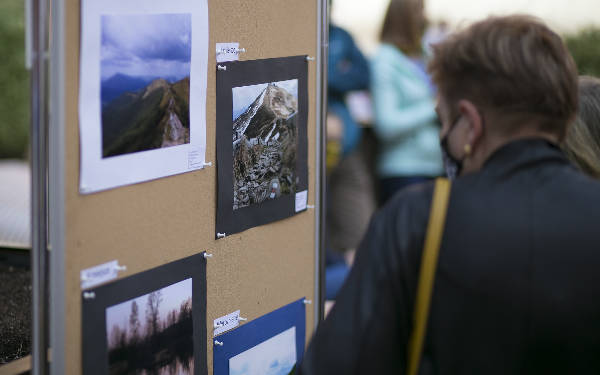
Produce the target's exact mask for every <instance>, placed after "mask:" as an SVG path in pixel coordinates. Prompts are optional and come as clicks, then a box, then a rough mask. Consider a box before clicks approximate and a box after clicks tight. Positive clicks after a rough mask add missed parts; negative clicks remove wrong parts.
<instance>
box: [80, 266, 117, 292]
mask: <svg viewBox="0 0 600 375" xmlns="http://www.w3.org/2000/svg"><path fill="white" fill-rule="evenodd" d="M117 276H119V261H117V260H113V261H110V262H108V263H104V264H101V265H99V266H95V267H91V268H87V269H85V270H82V271H81V289H88V288H91V287H94V286H96V285H99V284H102V283H105V282H107V281H111V280H114V279H116V278H117Z"/></svg>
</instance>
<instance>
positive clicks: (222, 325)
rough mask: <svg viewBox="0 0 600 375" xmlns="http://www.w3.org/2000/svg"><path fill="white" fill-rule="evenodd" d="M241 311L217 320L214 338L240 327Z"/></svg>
mask: <svg viewBox="0 0 600 375" xmlns="http://www.w3.org/2000/svg"><path fill="white" fill-rule="evenodd" d="M239 319H240V310H238V311H234V312H232V313H231V314H228V315H225V316H222V317H220V318H217V319H215V322H214V325H213V327H214V329H215V330H214V332H213V337H215V336H217V335H220V334H221V333H223V332H227V331H229V330H230V329H234V328H235V327H237V326H239V325H240V320H239Z"/></svg>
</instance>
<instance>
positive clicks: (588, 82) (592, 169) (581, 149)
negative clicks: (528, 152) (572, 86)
mask: <svg viewBox="0 0 600 375" xmlns="http://www.w3.org/2000/svg"><path fill="white" fill-rule="evenodd" d="M562 147H563V150H564V151H565V154H566V155H567V157H568V158H569V160H571V161H572V162H573V163H574V164H575V165H576V166H578V167H579V169H581V171H583V172H584V173H586V174H588V175H590V176H591V177H593V178H597V179H600V79H598V78H595V77H589V76H583V77H579V107H578V110H577V117H576V119H575V122H574V123H573V124H572V125H571V126H570V127H569V131H568V132H567V138H566V139H565V142H564V143H563V146H562Z"/></svg>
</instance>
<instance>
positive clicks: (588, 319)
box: [299, 16, 600, 375]
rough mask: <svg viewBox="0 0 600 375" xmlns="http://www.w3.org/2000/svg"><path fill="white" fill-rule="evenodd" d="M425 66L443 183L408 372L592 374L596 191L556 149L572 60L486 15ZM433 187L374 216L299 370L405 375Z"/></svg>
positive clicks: (548, 41) (570, 92)
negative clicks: (434, 94)
mask: <svg viewBox="0 0 600 375" xmlns="http://www.w3.org/2000/svg"><path fill="white" fill-rule="evenodd" d="M429 71H430V72H431V74H432V79H433V82H434V83H435V84H436V86H437V87H438V102H437V110H438V112H439V118H440V121H441V123H442V129H441V132H440V140H441V145H442V149H443V150H444V154H445V155H447V158H446V159H445V160H446V162H445V165H446V166H447V171H448V172H449V174H450V175H451V176H452V178H453V182H452V186H451V191H450V196H449V201H448V208H447V212H446V219H445V224H443V228H442V229H443V230H442V232H441V234H440V237H438V238H439V240H440V244H441V246H440V249H439V250H440V251H439V259H438V261H437V266H436V268H434V278H433V293H432V295H431V297H430V298H431V299H430V302H431V305H430V307H429V308H428V309H427V310H426V312H427V311H428V315H425V318H426V320H425V321H426V322H428V325H427V330H426V332H425V334H424V335H423V336H421V337H424V347H423V351H422V356H421V359H420V360H419V361H417V362H416V364H417V365H418V366H417V367H416V368H417V369H418V371H419V372H418V373H419V374H421V375H428V374H487V375H494V374H498V375H500V374H502V375H506V374H545V375H547V374H561V375H562V374H597V373H600V357H599V356H598V353H600V340H599V339H598V338H599V337H600V319H598V317H600V298H598V296H600V273H598V269H600V252H599V251H598V223H599V222H600V210H599V209H598V207H600V182H599V181H596V180H593V179H590V178H588V177H587V176H585V175H583V174H582V173H580V172H579V171H578V170H576V169H575V168H573V166H572V165H571V163H570V162H569V161H568V159H567V158H566V157H565V155H564V154H563V152H562V151H561V149H560V147H559V144H560V143H561V142H562V141H563V139H564V137H565V134H566V132H567V128H568V124H569V123H571V121H572V120H573V119H574V117H575V114H576V111H577V97H578V87H577V78H578V76H577V68H576V66H575V63H574V61H573V59H572V57H571V56H570V54H569V52H568V50H567V49H566V47H565V45H564V44H563V42H562V40H561V38H560V37H559V36H558V35H557V34H556V33H554V32H553V31H551V30H550V29H549V28H548V27H547V26H546V25H544V24H543V23H542V22H541V21H538V20H537V19H534V18H530V17H526V16H506V17H492V18H489V19H486V20H484V21H481V22H477V23H475V24H473V25H471V26H470V27H468V28H467V29H465V30H463V31H461V32H458V33H455V34H453V35H452V36H450V37H449V38H448V39H446V40H445V41H444V42H442V43H441V44H438V45H436V46H435V47H434V56H433V59H432V61H431V63H430V65H429ZM433 189H434V184H433V183H431V182H428V183H424V184H419V185H414V186H411V187H410V188H407V189H404V190H403V191H402V192H400V193H399V194H397V195H395V196H394V198H392V200H391V201H390V202H388V204H387V205H386V206H385V207H384V208H383V209H382V210H380V211H379V212H378V213H377V214H376V215H375V216H374V218H373V220H372V221H371V224H370V226H369V230H368V232H367V235H366V236H365V238H364V239H363V241H362V242H361V245H360V247H359V249H358V251H357V254H356V259H355V261H354V265H353V268H352V271H351V272H350V275H349V276H348V279H347V281H346V283H345V284H344V286H343V287H342V289H341V291H340V293H339V295H338V298H337V300H336V304H335V306H334V307H333V309H332V310H331V312H330V313H329V315H328V317H327V319H325V320H324V321H323V322H321V323H320V324H319V327H318V328H317V331H316V333H315V336H314V337H313V339H312V342H311V343H310V345H309V347H308V349H307V351H306V353H305V355H304V358H303V361H302V363H301V364H300V371H299V372H300V373H301V374H392V373H405V372H404V371H405V369H406V368H407V362H408V355H407V352H408V343H409V338H410V337H411V335H412V334H413V329H414V327H415V323H414V322H415V319H416V318H417V317H419V316H421V317H423V316H424V314H415V313H414V311H415V301H416V300H417V297H419V299H421V298H423V295H422V294H419V295H417V285H418V277H419V267H420V265H421V262H422V261H421V258H422V253H423V247H424V240H425V233H426V228H427V225H428V222H429V220H430V218H429V216H430V215H429V214H430V212H431V211H430V210H431V209H432V208H431V207H432V195H433ZM425 298H428V299H429V297H425ZM419 311H421V310H419ZM420 332H422V331H420ZM413 337H414V336H413ZM411 358H412V357H411ZM413 363H414V362H413Z"/></svg>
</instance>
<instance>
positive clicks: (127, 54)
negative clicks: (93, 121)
mask: <svg viewBox="0 0 600 375" xmlns="http://www.w3.org/2000/svg"><path fill="white" fill-rule="evenodd" d="M191 35H192V34H191V15H190V14H111V15H102V16H101V50H100V75H101V77H100V79H101V82H100V99H101V128H102V157H103V158H107V157H111V156H117V155H123V154H130V153H134V152H139V151H146V150H152V149H157V148H163V147H170V146H176V145H181V144H187V143H189V142H190V111H189V97H190V59H191Z"/></svg>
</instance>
